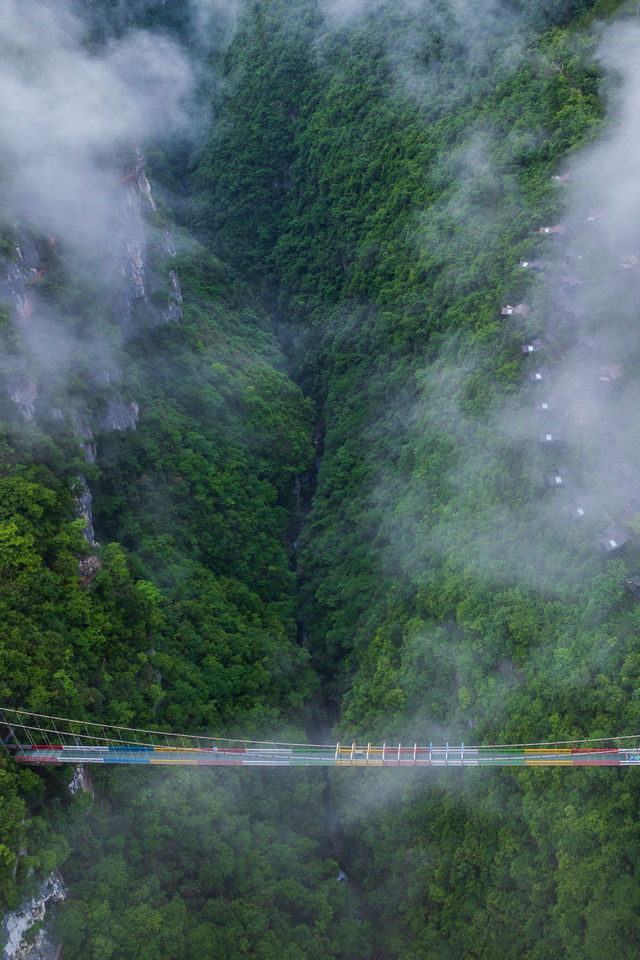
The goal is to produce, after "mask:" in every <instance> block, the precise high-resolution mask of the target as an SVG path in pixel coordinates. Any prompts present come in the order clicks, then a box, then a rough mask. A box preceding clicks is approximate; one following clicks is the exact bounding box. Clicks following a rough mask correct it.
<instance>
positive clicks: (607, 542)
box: [596, 523, 631, 556]
mask: <svg viewBox="0 0 640 960" xmlns="http://www.w3.org/2000/svg"><path fill="white" fill-rule="evenodd" d="M630 540H631V534H630V533H627V531H626V530H623V529H622V527H618V526H617V525H616V524H615V523H612V524H611V525H610V526H608V527H605V529H604V530H603V531H602V533H600V534H598V536H597V537H596V543H597V544H598V546H599V548H600V550H602V552H603V553H605V554H606V555H607V556H612V555H613V554H615V553H617V552H618V551H619V550H622V548H623V547H624V546H626V545H627V544H628V543H629V541H630Z"/></svg>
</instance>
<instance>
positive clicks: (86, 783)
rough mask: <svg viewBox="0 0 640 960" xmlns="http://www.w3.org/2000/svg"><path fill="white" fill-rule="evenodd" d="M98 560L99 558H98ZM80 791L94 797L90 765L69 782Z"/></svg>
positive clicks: (84, 765)
mask: <svg viewBox="0 0 640 960" xmlns="http://www.w3.org/2000/svg"><path fill="white" fill-rule="evenodd" d="M96 559H97V557H96ZM79 790H84V792H85V793H90V794H91V796H93V787H92V785H91V777H90V776H89V764H88V763H79V764H78V765H77V766H76V767H74V770H73V776H72V777H71V780H70V781H69V793H70V794H71V796H72V797H73V796H74V795H75V794H76V793H78V791H79Z"/></svg>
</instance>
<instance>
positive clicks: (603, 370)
mask: <svg viewBox="0 0 640 960" xmlns="http://www.w3.org/2000/svg"><path fill="white" fill-rule="evenodd" d="M623 373H624V369H623V368H622V367H621V366H620V364H618V363H605V364H603V365H602V366H601V367H599V368H598V379H599V380H600V381H601V382H602V383H613V381H614V380H619V379H620V377H621V376H622V374H623Z"/></svg>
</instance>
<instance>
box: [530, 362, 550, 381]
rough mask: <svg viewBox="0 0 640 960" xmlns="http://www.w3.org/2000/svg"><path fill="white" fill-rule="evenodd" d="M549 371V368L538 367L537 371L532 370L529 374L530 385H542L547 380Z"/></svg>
mask: <svg viewBox="0 0 640 960" xmlns="http://www.w3.org/2000/svg"><path fill="white" fill-rule="evenodd" d="M550 373H551V371H550V370H549V367H544V366H543V367H538V369H537V370H532V371H531V373H530V374H529V380H530V382H531V383H543V382H544V381H545V380H548V379H549V374H550Z"/></svg>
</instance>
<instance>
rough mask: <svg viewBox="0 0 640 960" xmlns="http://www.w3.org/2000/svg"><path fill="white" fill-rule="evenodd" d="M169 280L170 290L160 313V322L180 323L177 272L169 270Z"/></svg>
mask: <svg viewBox="0 0 640 960" xmlns="http://www.w3.org/2000/svg"><path fill="white" fill-rule="evenodd" d="M169 281H170V283H171V290H170V292H169V299H168V300H167V306H166V308H165V310H164V311H163V313H162V322H163V323H171V322H173V323H180V321H181V320H182V291H181V289H180V281H179V280H178V274H177V273H176V271H175V270H170V271H169Z"/></svg>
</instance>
